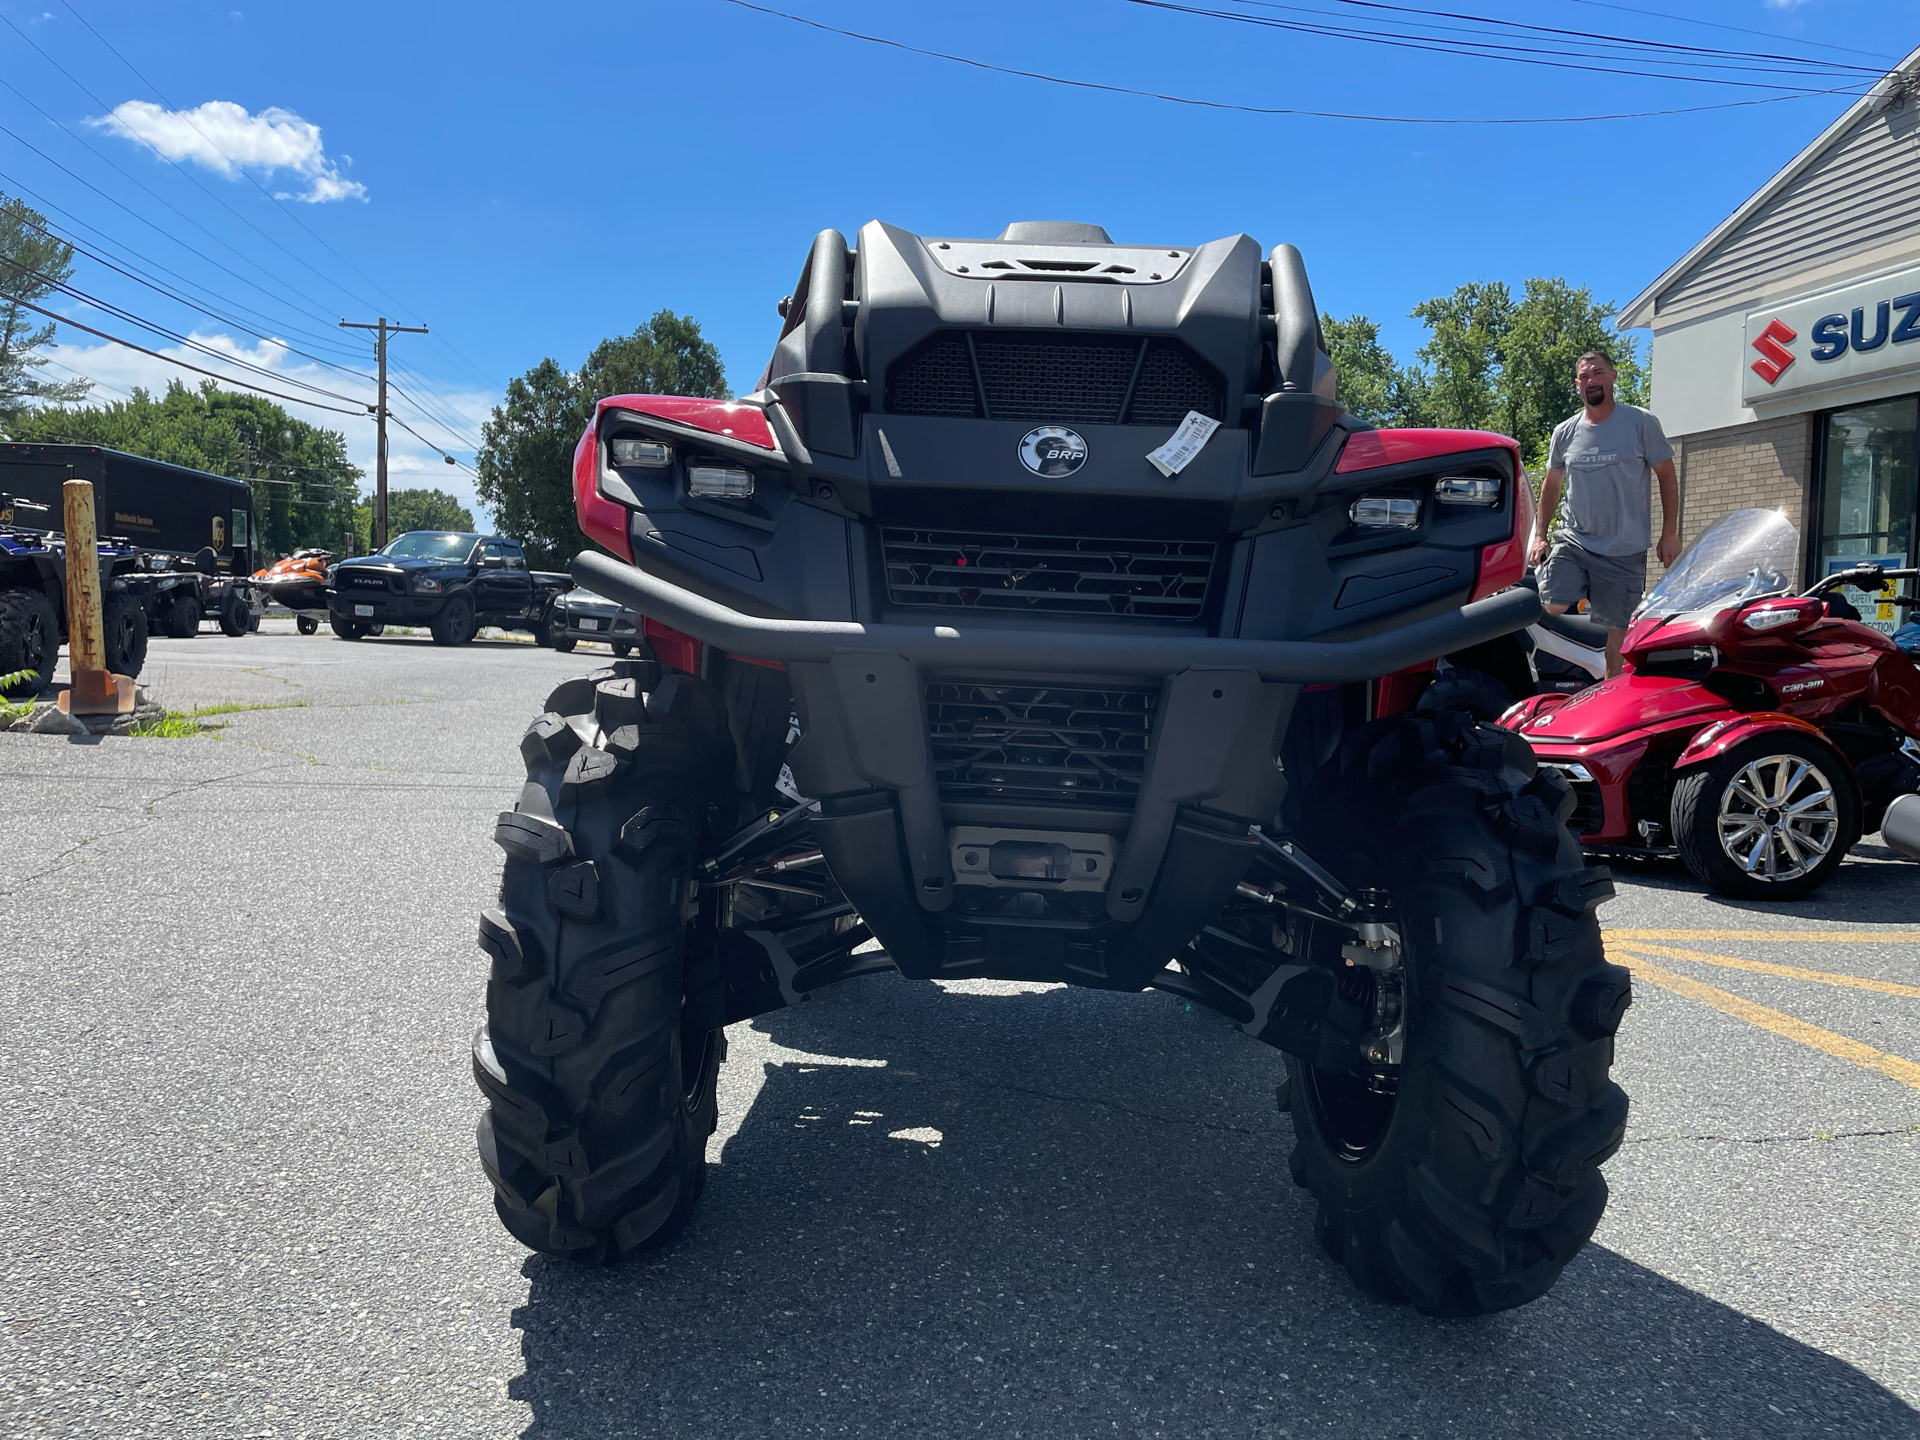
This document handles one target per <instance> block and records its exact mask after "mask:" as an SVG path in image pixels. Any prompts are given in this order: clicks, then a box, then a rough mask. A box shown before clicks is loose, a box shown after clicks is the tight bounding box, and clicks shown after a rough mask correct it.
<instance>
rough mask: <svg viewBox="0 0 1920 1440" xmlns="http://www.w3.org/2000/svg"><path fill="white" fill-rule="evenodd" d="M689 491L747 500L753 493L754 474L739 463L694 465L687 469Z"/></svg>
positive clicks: (693, 493) (713, 497) (690, 493)
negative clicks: (743, 468) (742, 467)
mask: <svg viewBox="0 0 1920 1440" xmlns="http://www.w3.org/2000/svg"><path fill="white" fill-rule="evenodd" d="M687 493H688V494H689V495H702V496H706V497H707V498H709V499H719V500H745V499H747V498H748V497H749V496H751V495H752V494H753V474H752V472H751V471H748V470H742V469H741V468H740V467H739V466H738V465H693V466H690V467H688V470H687Z"/></svg>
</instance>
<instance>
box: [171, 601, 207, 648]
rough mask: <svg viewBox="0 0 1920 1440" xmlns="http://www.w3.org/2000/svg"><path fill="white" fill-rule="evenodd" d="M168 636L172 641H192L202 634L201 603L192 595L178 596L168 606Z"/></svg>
mask: <svg viewBox="0 0 1920 1440" xmlns="http://www.w3.org/2000/svg"><path fill="white" fill-rule="evenodd" d="M166 630H167V636H168V638H169V639H172V640H191V639H192V638H193V637H194V636H196V635H198V634H199V633H200V601H199V600H198V599H197V598H196V597H195V596H192V595H176V596H174V597H173V599H172V600H171V601H169V602H168V604H167V619H166Z"/></svg>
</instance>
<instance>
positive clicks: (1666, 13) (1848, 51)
mask: <svg viewBox="0 0 1920 1440" xmlns="http://www.w3.org/2000/svg"><path fill="white" fill-rule="evenodd" d="M1566 3H1567V4H1569V5H1591V6H1593V8H1594V9H1596V10H1618V11H1620V12H1621V13H1622V14H1625V15H1645V16H1648V17H1650V18H1652V19H1655V20H1668V21H1672V22H1673V23H1675V24H1678V25H1699V26H1703V27H1705V28H1706V29H1709V30H1730V31H1732V32H1733V33H1734V34H1736V35H1758V36H1761V37H1762V38H1764V39H1767V40H1774V41H1779V40H1784V39H1786V37H1785V36H1782V35H1776V34H1774V33H1773V32H1772V31H1771V30H1750V29H1748V28H1747V27H1746V26H1745V25H1725V24H1722V23H1721V22H1720V21H1718V20H1696V19H1695V18H1694V17H1692V16H1691V15H1676V14H1674V13H1673V12H1672V11H1670V10H1641V9H1639V8H1637V7H1635V6H1632V5H1615V4H1613V3H1611V0H1566ZM1788 43H1790V44H1794V45H1802V46H1807V47H1810V48H1812V49H1815V50H1838V51H1840V52H1841V53H1842V54H1845V55H1865V56H1866V57H1867V58H1868V59H1870V60H1884V61H1885V62H1886V63H1887V65H1888V66H1889V67H1890V66H1892V65H1894V64H1895V63H1897V62H1898V61H1899V59H1900V57H1899V56H1898V55H1885V54H1882V53H1881V52H1880V51H1878V50H1859V49H1856V48H1855V47H1853V46H1851V45H1829V44H1827V43H1826V42H1825V41H1823V40H1793V41H1789V42H1788Z"/></svg>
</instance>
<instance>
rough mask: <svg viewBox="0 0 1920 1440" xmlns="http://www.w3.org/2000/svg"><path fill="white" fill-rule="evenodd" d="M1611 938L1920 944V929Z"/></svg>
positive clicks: (1621, 935)
mask: <svg viewBox="0 0 1920 1440" xmlns="http://www.w3.org/2000/svg"><path fill="white" fill-rule="evenodd" d="M1602 933H1604V934H1605V935H1606V937H1607V938H1608V939H1609V940H1791V941H1795V942H1797V943H1801V944H1805V943H1808V942H1811V941H1821V940H1830V941H1833V942H1835V943H1836V944H1849V945H1920V930H1606V931H1603V932H1602Z"/></svg>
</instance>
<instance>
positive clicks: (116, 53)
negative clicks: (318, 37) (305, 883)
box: [29, 0, 493, 385]
mask: <svg viewBox="0 0 1920 1440" xmlns="http://www.w3.org/2000/svg"><path fill="white" fill-rule="evenodd" d="M62 3H63V4H65V5H66V7H67V9H69V10H71V11H72V12H73V17H74V19H76V20H78V21H79V22H80V23H81V24H82V25H84V26H86V28H87V32H88V33H89V34H90V35H92V36H93V38H94V39H96V40H98V41H99V42H100V43H101V44H102V45H104V46H105V47H106V48H107V50H108V51H109V52H110V53H111V54H112V55H113V57H114V58H115V59H116V60H118V61H119V62H120V63H121V64H122V65H124V66H126V67H127V69H128V70H129V71H131V72H132V73H133V76H134V78H135V79H137V80H139V81H140V83H141V84H143V85H145V86H146V87H147V88H148V89H149V90H151V91H152V92H153V93H154V94H155V95H156V96H158V97H159V100H160V103H161V104H163V105H165V106H166V107H167V109H168V110H170V111H172V112H173V113H174V114H176V115H179V116H180V117H181V118H183V119H185V120H186V121H187V123H188V124H189V125H192V126H193V128H194V131H195V132H196V133H197V134H199V136H200V137H201V138H202V139H203V140H205V141H206V142H207V143H208V144H209V145H212V146H213V148H214V149H215V150H216V151H218V152H219V153H220V154H221V155H222V156H224V157H225V158H226V159H227V161H228V162H229V163H232V164H234V165H235V167H236V168H237V169H238V170H239V171H240V173H241V174H243V175H245V176H246V178H247V179H248V180H249V181H251V182H252V184H253V187H254V189H256V190H258V191H259V192H260V193H261V194H262V195H265V196H266V197H267V198H268V199H269V200H271V201H273V203H274V204H275V205H276V206H278V207H279V209H280V210H281V211H282V212H283V213H285V215H286V216H287V218H288V219H290V220H292V221H293V222H294V224H296V225H298V226H299V227H300V228H301V229H302V230H304V231H306V232H307V234H308V235H310V236H311V237H312V238H313V239H314V240H315V241H317V242H318V243H319V244H320V245H321V246H322V247H323V248H324V249H325V250H326V251H327V253H328V254H330V255H332V256H333V257H334V259H336V260H338V261H339V262H340V263H341V264H342V265H345V266H346V267H347V268H348V269H349V270H351V271H353V273H354V274H356V275H358V276H359V277H360V278H361V279H362V280H364V281H366V282H367V284H369V285H371V286H373V288H374V289H375V290H377V291H379V292H380V294H382V295H384V296H386V298H387V299H388V300H391V301H393V303H394V304H395V305H398V306H400V308H401V309H402V310H406V309H410V308H411V307H410V306H407V305H404V304H403V303H402V302H401V301H400V300H399V299H398V297H396V296H394V295H393V294H391V293H390V292H389V291H388V290H387V289H386V288H385V287H384V286H382V285H381V284H380V282H379V281H377V280H375V279H374V278H373V277H372V276H371V275H368V274H367V273H366V272H365V271H364V270H362V269H361V268H360V267H359V266H357V265H355V264H354V263H353V262H352V261H351V260H349V259H347V257H346V256H344V255H342V254H341V253H340V252H339V251H338V250H336V249H334V247H333V245H332V244H331V243H330V242H328V240H327V239H326V238H325V237H324V236H322V235H321V234H320V233H319V232H318V231H317V230H315V229H314V228H313V227H312V226H311V225H309V224H307V222H306V221H305V220H303V219H301V218H300V213H299V212H298V211H297V210H293V209H291V208H289V207H288V205H287V204H286V202H285V201H283V200H282V199H281V198H280V197H279V196H277V195H275V194H274V193H273V192H272V191H270V190H268V189H267V187H266V186H264V185H262V184H261V183H260V181H259V179H258V178H257V177H256V176H254V175H253V174H252V173H251V172H250V171H248V170H247V169H246V167H245V166H244V165H240V164H239V163H238V162H237V161H234V159H233V157H232V156H231V155H228V154H227V152H226V151H225V150H222V149H221V148H220V146H219V145H218V144H216V143H215V142H214V140H213V137H212V136H210V135H208V134H207V133H206V131H204V130H202V129H200V126H199V124H198V123H196V122H195V121H194V120H193V118H192V116H191V115H190V114H189V113H188V112H187V111H184V110H181V109H180V108H179V107H178V106H176V105H175V104H174V103H173V101H171V100H170V99H168V98H167V96H166V94H165V93H164V92H163V91H162V90H161V89H160V87H159V86H158V85H156V84H154V83H153V81H152V80H150V79H148V78H147V76H146V74H145V73H144V72H143V71H142V70H141V69H140V68H139V67H138V66H137V65H135V64H134V63H133V62H132V61H131V60H129V59H127V57H126V56H125V55H123V54H121V52H120V50H119V47H117V46H116V45H115V44H114V43H113V42H112V41H111V40H109V39H107V37H106V36H105V35H102V34H101V33H100V32H99V30H97V29H95V28H94V25H93V22H92V21H90V20H88V19H87V17H86V16H84V15H82V14H81V13H80V11H79V9H78V8H77V7H76V6H75V5H74V4H73V0H62ZM29 43H31V42H29ZM99 103H103V104H104V102H99ZM309 268H311V267H309ZM315 273H316V274H318V273H319V272H318V271H315ZM333 283H335V284H338V282H337V281H335V282H333ZM340 289H341V290H342V291H343V292H345V291H346V287H345V286H340ZM348 293H350V292H348ZM355 298H356V299H358V298H359V297H357V296H356V297H355ZM361 303H362V304H365V303H366V302H365V301H364V300H361ZM369 308H376V307H369ZM427 343H428V344H430V345H434V346H436V348H438V349H440V350H441V351H442V352H443V353H446V354H448V355H450V356H452V358H453V359H454V360H455V361H457V362H458V363H459V364H462V365H464V366H466V368H467V370H468V371H469V372H470V373H471V374H473V375H474V376H475V378H477V379H478V380H479V381H480V383H481V384H483V385H491V384H492V383H493V382H492V381H491V380H489V379H488V378H487V377H486V376H485V375H483V374H481V372H480V370H479V368H478V367H477V366H475V365H474V364H473V363H472V362H471V361H469V360H468V359H467V358H466V357H465V356H464V355H462V354H460V353H459V352H458V351H457V350H454V349H453V348H452V347H451V346H450V345H447V344H444V343H442V342H441V341H440V339H439V337H438V336H433V335H429V336H428V337H427Z"/></svg>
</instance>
